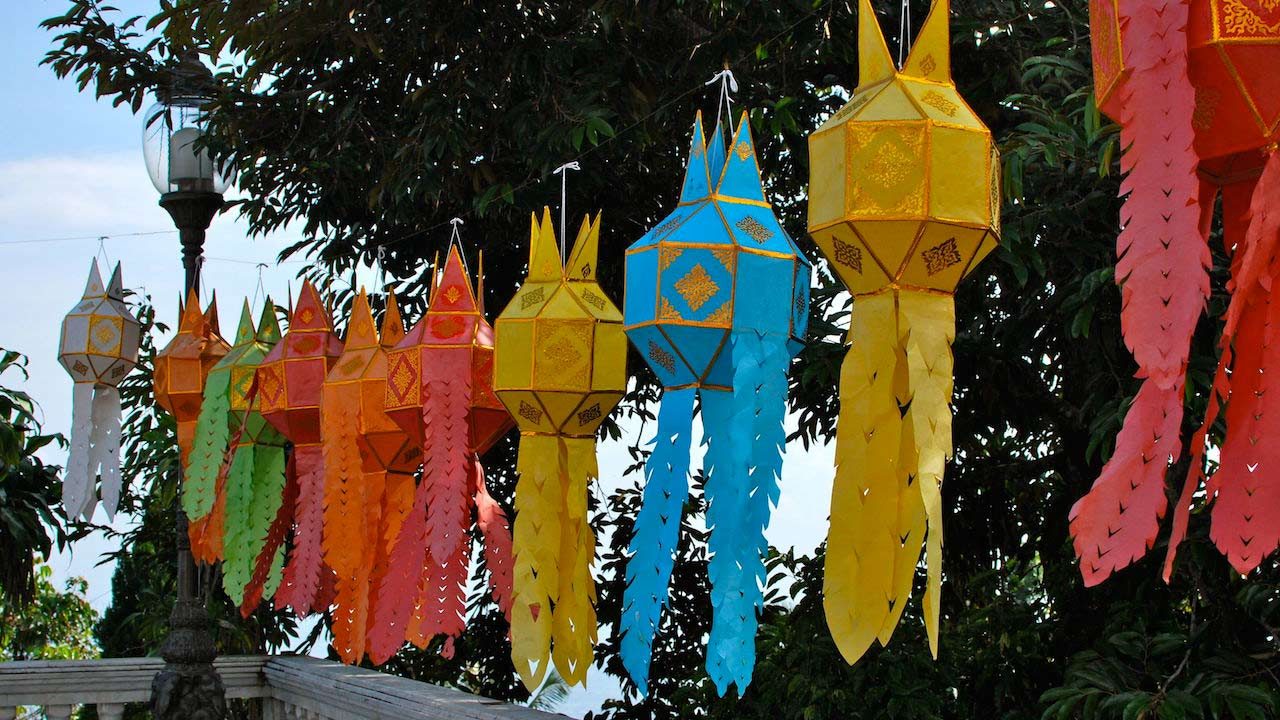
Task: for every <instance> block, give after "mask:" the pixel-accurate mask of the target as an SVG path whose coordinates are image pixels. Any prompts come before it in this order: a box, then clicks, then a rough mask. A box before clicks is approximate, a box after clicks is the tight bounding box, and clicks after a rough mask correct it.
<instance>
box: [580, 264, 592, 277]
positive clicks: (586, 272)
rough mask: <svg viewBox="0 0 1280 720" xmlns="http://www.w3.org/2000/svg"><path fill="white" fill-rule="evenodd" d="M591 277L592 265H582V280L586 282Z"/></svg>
mask: <svg viewBox="0 0 1280 720" xmlns="http://www.w3.org/2000/svg"><path fill="white" fill-rule="evenodd" d="M589 277H591V263H583V265H582V279H583V280H586V279H587V278H589Z"/></svg>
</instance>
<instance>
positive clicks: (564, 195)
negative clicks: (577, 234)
mask: <svg viewBox="0 0 1280 720" xmlns="http://www.w3.org/2000/svg"><path fill="white" fill-rule="evenodd" d="M581 169H582V168H581V167H580V166H579V165H578V161H577V160H574V161H573V162H567V163H565V164H563V165H561V166H560V167H558V168H556V169H555V170H553V171H552V172H551V174H552V175H559V176H560V264H562V265H563V264H564V238H565V235H564V206H565V204H566V203H567V202H568V201H569V197H568V182H567V180H566V178H567V177H568V175H569V173H568V171H569V170H581Z"/></svg>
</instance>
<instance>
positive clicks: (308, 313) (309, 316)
mask: <svg viewBox="0 0 1280 720" xmlns="http://www.w3.org/2000/svg"><path fill="white" fill-rule="evenodd" d="M298 319H300V320H301V321H302V322H301V323H299V324H301V325H310V324H311V321H312V320H315V319H316V311H315V310H312V309H311V308H309V307H306V308H302V311H301V312H299V313H298Z"/></svg>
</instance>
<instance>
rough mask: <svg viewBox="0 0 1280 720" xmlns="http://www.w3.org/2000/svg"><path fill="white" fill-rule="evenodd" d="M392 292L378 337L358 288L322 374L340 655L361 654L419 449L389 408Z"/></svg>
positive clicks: (396, 330) (398, 326)
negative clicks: (338, 352) (333, 358)
mask: <svg viewBox="0 0 1280 720" xmlns="http://www.w3.org/2000/svg"><path fill="white" fill-rule="evenodd" d="M404 334H405V333H404V325H403V323H402V322H401V320H400V311H399V308H398V306H397V305H396V299H395V295H394V294H391V295H389V296H388V297H387V313H386V317H385V318H384V319H383V323H382V333H381V338H379V333H378V331H377V330H376V329H375V327H374V322H373V313H372V311H371V310H370V308H369V300H368V296H367V295H366V294H365V292H364V291H363V290H361V291H360V294H359V295H358V296H357V297H356V300H355V303H354V304H353V305H352V308H351V320H350V322H349V323H348V324H347V338H346V343H345V346H344V348H343V353H342V356H341V357H340V358H338V362H337V363H336V364H335V365H334V368H333V370H331V371H330V372H329V376H328V377H327V378H325V383H324V389H323V392H322V405H321V417H322V422H323V428H322V432H321V437H322V441H321V444H322V446H323V451H324V472H325V479H324V503H325V507H324V561H325V563H326V564H327V565H328V566H329V567H331V568H332V569H333V571H334V573H335V575H336V588H335V596H334V610H333V626H332V627H333V645H334V648H335V649H337V651H338V655H339V656H340V657H341V658H342V659H343V661H344V662H347V663H351V664H355V663H358V662H360V660H361V658H363V657H364V653H365V648H366V638H367V636H368V632H369V630H370V628H371V627H372V625H373V617H374V613H373V612H371V609H370V608H371V603H372V602H373V599H374V593H373V592H372V590H373V589H374V588H376V587H377V585H378V583H380V582H381V581H382V579H383V576H384V575H385V573H386V570H387V558H388V556H389V555H390V552H391V543H392V541H393V540H394V539H395V536H396V534H397V533H398V532H399V528H400V525H401V524H402V523H403V522H404V517H405V515H406V514H407V513H408V512H409V509H410V507H411V505H412V499H413V487H414V485H413V471H414V470H415V469H416V468H417V465H418V461H419V459H420V458H421V450H420V449H419V448H418V446H417V444H416V443H411V442H410V440H409V436H408V435H407V434H405V432H404V430H402V429H401V428H400V427H399V426H398V425H396V424H395V422H394V421H392V420H391V418H390V417H388V416H387V414H386V411H385V408H386V382H387V350H388V349H390V348H393V347H395V345H396V343H398V342H400V341H401V340H402V339H403V338H404Z"/></svg>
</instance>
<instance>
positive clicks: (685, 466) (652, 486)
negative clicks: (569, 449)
mask: <svg viewBox="0 0 1280 720" xmlns="http://www.w3.org/2000/svg"><path fill="white" fill-rule="evenodd" d="M695 397H697V390H695V389H694V388H684V389H681V390H666V391H665V392H664V393H663V394H662V404H661V406H660V407H659V408H658V433H657V435H656V436H655V437H654V440H653V450H652V452H651V453H650V455H649V461H648V462H646V463H645V467H644V470H645V486H644V501H643V503H642V504H641V506H640V513H639V514H638V515H636V522H635V533H634V535H632V537H631V543H630V544H629V545H628V546H627V551H628V552H629V553H630V554H631V559H630V560H629V561H628V562H627V570H626V572H627V586H626V591H625V592H624V594H623V605H622V620H621V622H622V628H621V629H622V646H623V650H622V663H623V666H624V667H626V669H627V674H628V675H630V676H631V680H632V682H634V683H635V684H636V687H637V688H638V689H639V690H640V692H641V694H645V695H647V694H648V693H649V662H650V658H651V657H652V655H653V640H654V637H655V636H656V635H657V634H658V628H659V626H660V622H661V617H662V610H663V609H664V608H666V606H667V588H668V587H669V585H670V583H671V572H672V570H673V569H674V566H675V557H676V552H677V550H678V547H679V544H680V523H681V519H682V517H683V510H684V501H685V498H686V497H687V496H688V494H689V451H690V449H691V445H692V432H691V430H692V428H691V427H690V426H691V424H692V419H693V401H694V398H695Z"/></svg>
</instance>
